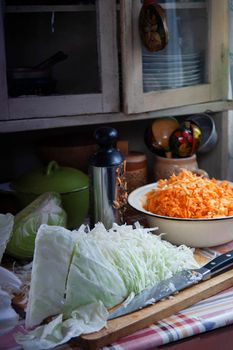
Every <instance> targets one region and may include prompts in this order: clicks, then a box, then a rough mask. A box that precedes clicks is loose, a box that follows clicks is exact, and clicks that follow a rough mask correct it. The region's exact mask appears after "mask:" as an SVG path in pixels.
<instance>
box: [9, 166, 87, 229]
mask: <svg viewBox="0 0 233 350" xmlns="http://www.w3.org/2000/svg"><path fill="white" fill-rule="evenodd" d="M11 187H12V189H13V190H14V192H15V194H16V196H17V197H18V199H19V202H20V204H21V206H22V207H25V206H26V205H28V204H29V203H31V202H32V201H33V200H34V199H35V198H36V197H38V196H39V195H40V194H42V193H44V192H49V191H54V192H58V193H60V195H61V198H62V205H63V208H64V209H65V211H66V213H67V217H68V223H67V227H68V228H70V229H74V228H77V227H78V226H80V225H81V224H82V223H83V221H84V219H85V218H86V217H87V215H88V209H89V186H88V176H87V175H86V174H85V173H83V172H82V171H80V170H77V169H74V168H69V167H61V166H59V165H58V163H57V162H55V161H51V162H50V163H49V164H48V166H47V167H45V168H40V169H36V170H33V171H31V172H29V173H27V174H23V175H22V176H20V177H19V178H18V179H16V180H15V181H13V182H12V183H11Z"/></svg>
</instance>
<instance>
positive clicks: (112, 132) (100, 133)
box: [94, 127, 118, 147]
mask: <svg viewBox="0 0 233 350" xmlns="http://www.w3.org/2000/svg"><path fill="white" fill-rule="evenodd" d="M94 137H95V139H96V141H97V143H98V145H99V146H101V147H113V146H114V145H115V143H116V141H117V137H118V132H117V130H116V129H114V128H111V127H102V128H99V129H97V130H96V131H95V133H94Z"/></svg>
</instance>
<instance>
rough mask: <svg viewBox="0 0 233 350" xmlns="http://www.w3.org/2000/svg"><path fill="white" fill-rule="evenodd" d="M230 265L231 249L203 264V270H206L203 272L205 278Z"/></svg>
mask: <svg viewBox="0 0 233 350" xmlns="http://www.w3.org/2000/svg"><path fill="white" fill-rule="evenodd" d="M231 266H233V250H231V251H229V252H227V253H224V254H221V255H219V256H217V257H216V258H214V259H213V260H211V261H210V262H208V263H207V264H206V265H204V266H203V269H204V270H206V269H207V270H208V271H206V272H205V273H204V274H205V279H207V278H210V277H212V276H214V275H216V274H217V273H219V272H222V271H224V270H226V269H228V268H230V267H231Z"/></svg>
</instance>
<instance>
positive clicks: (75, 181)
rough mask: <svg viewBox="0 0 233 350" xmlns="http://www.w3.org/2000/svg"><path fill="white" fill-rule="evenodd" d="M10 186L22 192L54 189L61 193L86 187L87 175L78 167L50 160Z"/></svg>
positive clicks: (37, 192) (38, 192)
mask: <svg viewBox="0 0 233 350" xmlns="http://www.w3.org/2000/svg"><path fill="white" fill-rule="evenodd" d="M11 186H12V188H13V189H14V190H16V191H18V192H22V193H33V194H38V195H39V194H41V193H44V192H49V191H54V192H58V193H60V194H62V193H69V192H74V191H80V190H84V189H87V188H88V176H87V175H86V174H85V173H83V172H82V171H80V170H78V169H74V168H69V167H62V166H59V165H58V164H57V162H55V161H51V162H50V163H49V164H48V166H47V167H45V168H41V169H37V170H33V171H31V172H29V173H27V174H24V175H22V176H20V177H19V178H18V179H16V180H15V181H13V182H12V184H11Z"/></svg>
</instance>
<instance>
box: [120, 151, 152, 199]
mask: <svg viewBox="0 0 233 350" xmlns="http://www.w3.org/2000/svg"><path fill="white" fill-rule="evenodd" d="M125 160H126V173H125V176H126V182H127V190H128V193H130V192H131V191H133V190H134V189H136V188H138V187H140V186H143V185H146V184H147V158H146V155H145V154H144V153H141V152H135V151H132V152H129V153H128V154H127V155H126V156H125Z"/></svg>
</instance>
